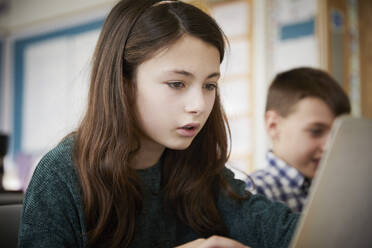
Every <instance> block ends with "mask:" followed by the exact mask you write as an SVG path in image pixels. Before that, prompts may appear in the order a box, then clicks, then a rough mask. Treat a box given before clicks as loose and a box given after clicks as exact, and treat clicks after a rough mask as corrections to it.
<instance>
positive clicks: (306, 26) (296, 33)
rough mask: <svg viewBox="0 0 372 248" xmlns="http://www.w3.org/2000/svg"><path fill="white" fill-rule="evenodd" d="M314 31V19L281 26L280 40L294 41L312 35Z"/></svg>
mask: <svg viewBox="0 0 372 248" xmlns="http://www.w3.org/2000/svg"><path fill="white" fill-rule="evenodd" d="M314 31H315V19H314V18H311V19H309V20H306V21H303V22H297V23H294V24H289V25H283V26H282V27H281V28H280V39H281V40H288V39H296V38H301V37H304V36H311V35H314Z"/></svg>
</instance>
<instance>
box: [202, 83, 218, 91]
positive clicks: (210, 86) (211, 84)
mask: <svg viewBox="0 0 372 248" xmlns="http://www.w3.org/2000/svg"><path fill="white" fill-rule="evenodd" d="M204 88H205V89H207V90H210V91H212V90H215V89H217V85H216V84H214V83H208V84H205V85H204Z"/></svg>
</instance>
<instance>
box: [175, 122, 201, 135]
mask: <svg viewBox="0 0 372 248" xmlns="http://www.w3.org/2000/svg"><path fill="white" fill-rule="evenodd" d="M199 126H200V125H199V124H187V125H185V126H183V127H180V128H177V133H178V134H180V135H181V136H184V137H193V136H195V135H196V134H197V132H198V130H199Z"/></svg>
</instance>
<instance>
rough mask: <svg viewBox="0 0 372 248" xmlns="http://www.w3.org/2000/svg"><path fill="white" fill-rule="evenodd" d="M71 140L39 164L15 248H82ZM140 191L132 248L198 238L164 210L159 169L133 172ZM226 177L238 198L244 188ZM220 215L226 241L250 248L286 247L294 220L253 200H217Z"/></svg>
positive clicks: (83, 236) (262, 199)
mask: <svg viewBox="0 0 372 248" xmlns="http://www.w3.org/2000/svg"><path fill="white" fill-rule="evenodd" d="M72 145H73V139H72V138H69V139H66V140H65V141H64V142H62V143H61V144H59V145H58V146H57V147H56V148H54V149H53V150H52V151H50V152H49V153H48V154H47V155H45V156H44V158H43V159H42V160H41V161H40V163H39V164H38V166H37V168H36V170H35V172H34V174H33V177H32V180H31V182H30V184H29V187H28V189H27V192H26V195H25V199H24V206H23V210H22V217H21V225H20V232H19V247H38V248H41V247H86V241H87V237H86V234H85V224H84V212H83V206H82V199H81V193H80V184H79V180H78V177H77V175H76V171H75V168H74V165H73V161H72ZM137 173H138V175H139V177H140V179H141V181H142V183H143V185H144V192H143V194H144V202H143V209H142V212H141V213H140V215H139V217H138V220H137V225H136V237H135V240H134V241H133V243H132V244H131V247H162V248H164V247H174V246H176V245H180V244H183V243H185V242H188V241H191V240H194V239H197V238H200V237H201V235H199V234H198V233H196V232H195V231H193V230H192V229H191V228H190V227H188V226H186V225H184V224H183V223H181V222H180V221H179V220H178V219H177V218H176V217H175V215H174V214H173V213H169V212H167V210H166V209H167V208H165V207H164V206H163V201H162V194H161V193H159V194H157V192H161V191H160V190H159V189H160V182H161V165H160V164H159V163H158V164H156V165H154V166H153V167H150V168H148V169H145V170H138V171H137ZM226 177H227V178H228V181H229V183H230V185H231V186H232V187H233V189H235V190H236V192H239V193H240V194H245V189H244V187H245V184H244V182H242V181H239V180H235V179H234V178H233V174H232V172H231V171H229V170H227V169H226ZM217 206H218V209H219V211H220V214H221V216H222V218H223V220H224V221H225V224H226V226H227V228H228V232H229V233H228V236H229V237H230V238H233V239H235V240H238V241H240V242H242V243H244V244H246V245H248V246H251V247H252V248H255V247H260V248H269V247H272V248H274V247H275V248H281V247H288V245H289V242H290V239H291V236H292V234H293V231H294V228H295V225H296V222H297V220H298V214H294V213H291V212H290V210H289V209H288V208H287V207H286V206H284V205H283V204H281V203H273V202H271V201H269V200H267V199H266V198H265V197H264V196H261V195H253V196H251V197H250V198H249V199H248V200H246V201H243V202H242V203H241V204H240V203H238V202H236V201H234V200H231V199H230V198H229V197H228V196H226V195H225V194H222V193H221V194H220V196H219V199H218V202H217Z"/></svg>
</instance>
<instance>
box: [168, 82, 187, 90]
mask: <svg viewBox="0 0 372 248" xmlns="http://www.w3.org/2000/svg"><path fill="white" fill-rule="evenodd" d="M167 85H168V86H169V87H171V88H174V89H179V88H183V87H185V84H184V83H182V82H168V83H167Z"/></svg>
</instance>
